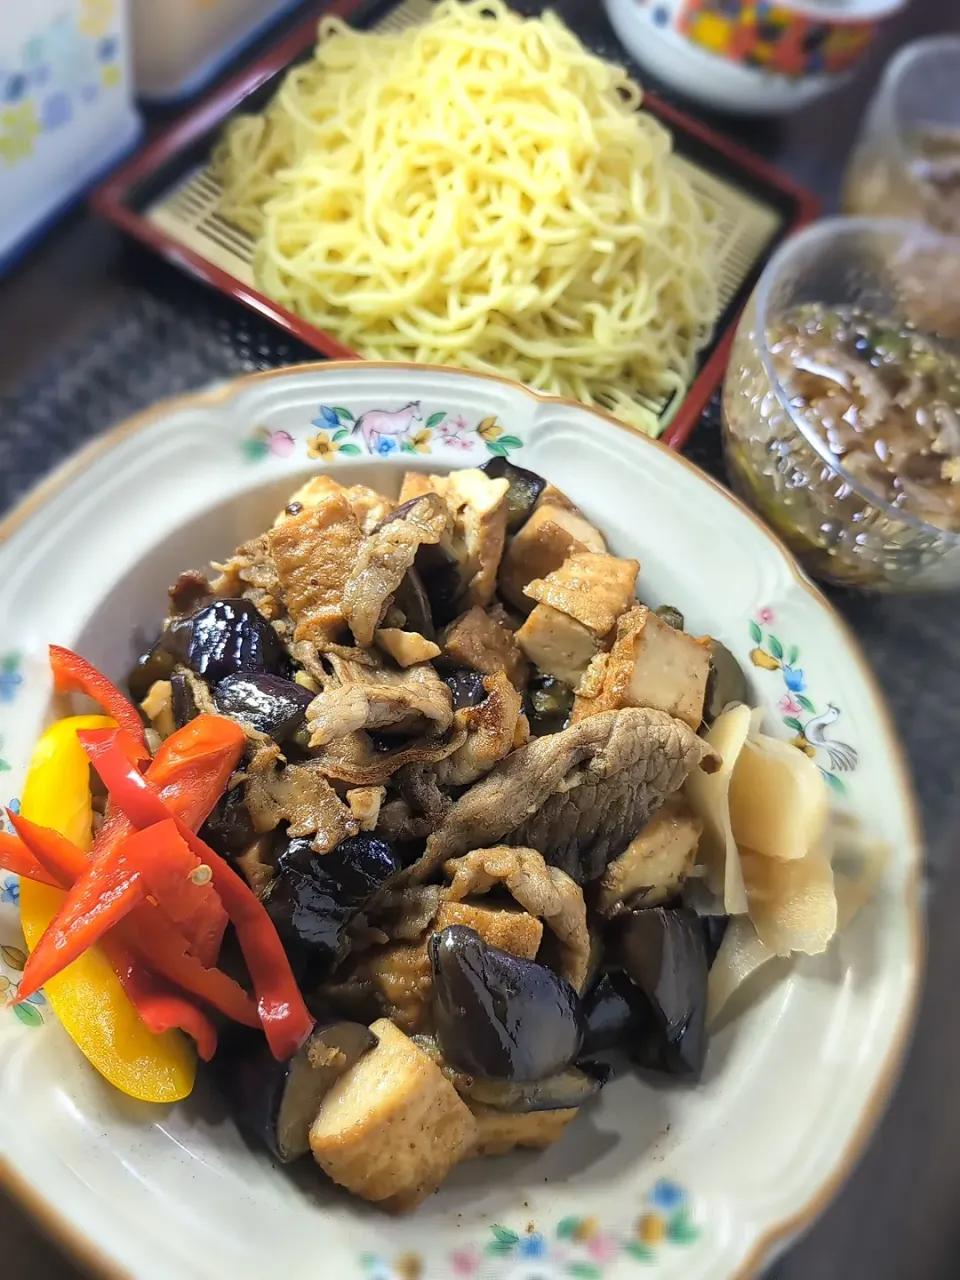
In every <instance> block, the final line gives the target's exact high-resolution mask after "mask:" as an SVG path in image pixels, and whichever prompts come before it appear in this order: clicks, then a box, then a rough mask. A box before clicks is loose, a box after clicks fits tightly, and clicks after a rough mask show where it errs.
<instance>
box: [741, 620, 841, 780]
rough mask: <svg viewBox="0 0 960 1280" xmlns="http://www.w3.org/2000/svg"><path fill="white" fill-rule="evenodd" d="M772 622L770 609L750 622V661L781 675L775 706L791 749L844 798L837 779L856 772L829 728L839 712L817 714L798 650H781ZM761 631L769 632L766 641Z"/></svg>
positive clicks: (829, 710) (833, 708) (829, 705)
mask: <svg viewBox="0 0 960 1280" xmlns="http://www.w3.org/2000/svg"><path fill="white" fill-rule="evenodd" d="M775 622H776V616H775V614H774V612H773V610H772V609H768V608H763V609H758V610H757V615H756V618H755V619H754V620H752V621H751V622H750V637H751V639H752V640H753V643H754V645H755V646H756V647H755V648H753V649H751V651H750V661H751V662H752V663H753V665H754V666H755V667H759V668H760V669H761V670H762V671H779V672H780V674H781V675H782V677H783V683H784V685H785V686H786V692H785V693H784V695H783V697H782V698H781V699H780V702H779V704H778V705H779V708H780V716H781V719H782V720H783V723H784V724H785V725H786V727H787V728H788V729H790V730H792V732H793V733H794V735H795V737H794V738H793V739H792V742H793V745H794V746H795V747H798V748H799V749H800V750H801V751H803V752H805V753H806V754H807V755H808V756H809V757H810V759H811V760H812V761H813V762H814V764H815V765H816V766H817V768H818V769H819V770H820V772H821V774H822V775H823V777H824V778H825V779H826V781H827V783H828V784H829V786H830V787H831V788H832V790H834V791H836V792H837V793H838V795H843V794H844V792H845V791H846V787H845V785H844V782H843V779H842V778H841V777H840V776H839V775H840V774H841V773H852V772H853V771H854V770H855V769H856V767H857V760H858V759H859V755H858V752H857V750H856V748H855V747H851V746H850V745H849V744H848V743H846V742H841V741H840V740H839V739H837V738H835V737H833V728H832V726H833V725H835V724H836V722H837V721H838V720H839V719H840V715H841V712H840V709H839V708H838V707H837V706H835V705H834V703H832V702H828V703H827V704H826V708H825V709H824V710H823V711H818V710H817V706H816V703H814V702H813V701H812V700H811V698H810V697H809V696H808V694H807V682H806V678H805V677H804V674H803V668H802V667H801V666H800V665H799V662H800V650H799V648H798V647H797V646H796V645H795V644H794V645H790V646H789V648H787V649H785V648H784V646H783V644H782V643H781V642H780V640H779V639H778V638H777V637H776V636H775V635H774V634H773V632H772V631H770V630H769V628H770V627H771V626H773V624H774V623H775ZM764 627H766V628H768V630H767V634H766V638H764V631H763V628H764ZM828 729H829V731H830V732H829V734H828V732H827V731H828Z"/></svg>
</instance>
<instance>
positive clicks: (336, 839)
mask: <svg viewBox="0 0 960 1280" xmlns="http://www.w3.org/2000/svg"><path fill="white" fill-rule="evenodd" d="M245 800H246V805H247V810H248V811H249V814H250V819H251V821H252V822H253V828H254V830H255V831H272V830H273V829H274V827H276V826H278V825H279V824H280V823H281V822H286V823H289V827H288V834H289V835H291V836H313V837H314V839H313V847H314V848H315V849H316V851H317V852H318V853H327V852H328V851H329V850H330V849H333V848H334V847H335V846H336V845H338V844H339V843H340V841H341V840H346V838H347V837H348V836H355V835H356V834H357V833H358V832H359V830H360V824H359V823H358V822H357V820H356V818H355V817H354V816H353V814H352V813H351V812H350V810H349V808H348V807H347V806H346V805H345V804H344V803H343V801H342V800H341V799H340V797H339V796H338V795H337V793H336V792H335V791H334V789H333V787H331V785H330V783H329V782H328V781H327V779H326V778H325V777H324V776H323V772H322V770H321V769H320V767H319V762H318V761H316V760H308V761H306V762H305V763H303V764H288V765H287V766H286V768H285V769H275V770H273V771H272V772H270V773H257V774H254V775H253V776H251V777H250V778H248V779H247V784H246V793H245Z"/></svg>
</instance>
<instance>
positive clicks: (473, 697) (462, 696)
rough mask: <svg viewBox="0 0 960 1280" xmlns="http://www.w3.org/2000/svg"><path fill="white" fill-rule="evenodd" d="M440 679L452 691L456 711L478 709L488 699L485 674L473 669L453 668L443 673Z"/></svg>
mask: <svg viewBox="0 0 960 1280" xmlns="http://www.w3.org/2000/svg"><path fill="white" fill-rule="evenodd" d="M439 674H440V678H441V680H442V681H443V682H444V684H445V685H446V686H447V688H448V689H449V690H450V696H451V698H452V699H453V709H454V711H462V710H464V708H465V707H478V706H479V705H480V703H481V702H483V701H485V699H486V697H487V690H486V687H485V686H484V683H483V672H482V671H474V670H473V668H472V667H451V668H450V670H448V671H441V672H440V673H439Z"/></svg>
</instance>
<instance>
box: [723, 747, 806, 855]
mask: <svg viewBox="0 0 960 1280" xmlns="http://www.w3.org/2000/svg"><path fill="white" fill-rule="evenodd" d="M827 801H828V797H827V786H826V783H825V782H824V780H823V777H822V775H821V773H820V770H819V769H818V768H817V766H816V765H815V764H814V763H813V761H812V760H811V759H810V757H809V756H807V755H805V754H804V753H803V752H802V751H798V750H797V748H796V747H795V746H793V745H792V744H791V743H789V742H783V741H781V739H779V738H771V737H769V736H768V735H767V734H765V733H751V734H750V736H749V738H748V739H747V742H746V743H745V744H744V747H743V750H742V751H741V752H740V754H739V755H738V756H737V760H736V765H735V768H734V771H733V777H732V778H731V780H730V824H731V827H732V829H733V838H734V840H736V842H737V845H738V846H739V848H741V849H750V850H752V851H753V852H754V853H760V854H763V855H764V856H766V857H768V858H780V859H783V860H784V861H792V860H794V859H797V858H803V857H805V856H806V854H807V853H809V852H810V850H811V849H813V848H815V847H816V846H817V845H818V844H819V842H820V840H821V839H822V837H823V831H824V826H825V824H826V820H827Z"/></svg>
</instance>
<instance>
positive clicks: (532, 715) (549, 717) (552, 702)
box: [524, 675, 573, 738]
mask: <svg viewBox="0 0 960 1280" xmlns="http://www.w3.org/2000/svg"><path fill="white" fill-rule="evenodd" d="M572 710H573V690H572V689H571V688H570V686H569V685H568V684H564V682H563V681H562V680H557V679H556V677H555V676H545V675H536V676H534V677H533V679H532V680H531V681H530V683H529V684H528V685H527V691H526V696H525V698H524V711H525V712H526V713H527V719H528V720H529V721H530V732H531V733H532V734H533V736H534V737H535V738H540V737H542V736H543V735H544V734H547V733H559V732H560V730H561V729H565V728H566V727H567V721H568V720H569V719H570V712H571V711H572Z"/></svg>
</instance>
